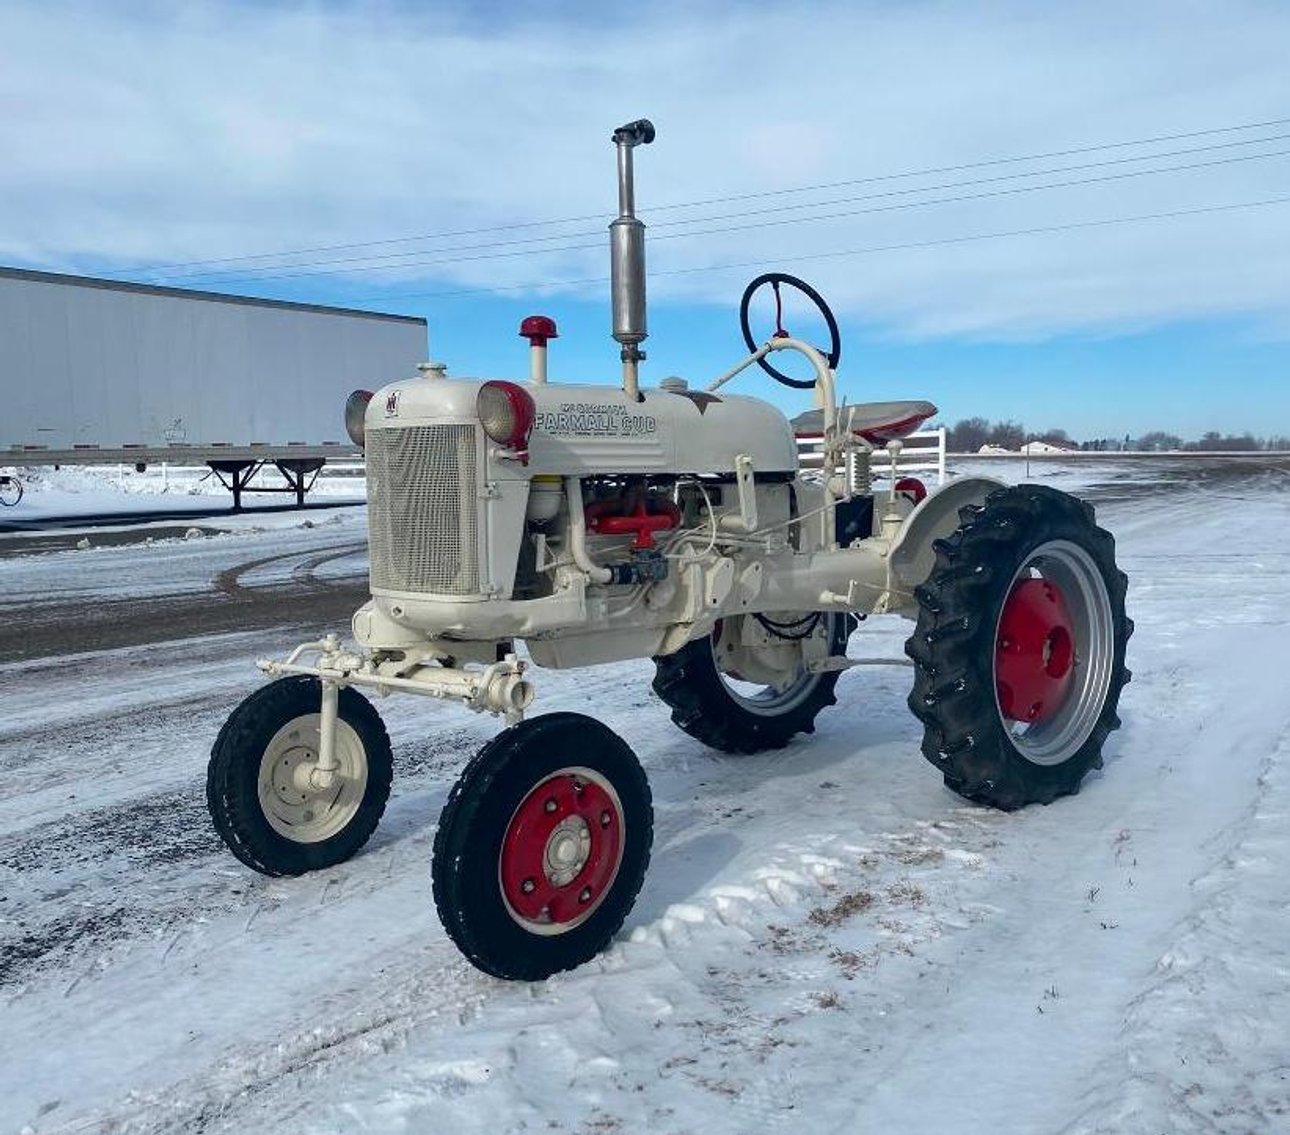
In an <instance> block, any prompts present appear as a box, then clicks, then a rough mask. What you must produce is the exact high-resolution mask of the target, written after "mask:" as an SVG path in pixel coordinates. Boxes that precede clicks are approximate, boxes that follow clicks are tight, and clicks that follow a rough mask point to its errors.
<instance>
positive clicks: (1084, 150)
mask: <svg viewBox="0 0 1290 1135" xmlns="http://www.w3.org/2000/svg"><path fill="white" fill-rule="evenodd" d="M1287 123H1290V118H1271V119H1267V120H1265V121H1262V122H1246V123H1240V124H1238V125H1233V126H1215V127H1210V128H1208V129H1205V130H1188V131H1184V132H1180V133H1173V134H1157V135H1154V136H1152V137H1147V138H1134V139H1128V140H1124V141H1119V142H1101V143H1096V144H1093V145H1088V146H1077V147H1073V148H1069V149H1064V150H1048V151H1044V152H1042V153H1036V154H1024V155H1019V156H1015V157H1004V158H987V159H982V160H978V161H973V162H962V163H959V164H956V165H945V166H930V167H927V168H924V169H917V170H905V171H902V172H897V173H887V174H876V175H871V176H868V177H860V178H848V179H846V180H842V181H830V182H820V183H817V184H814V185H802V186H796V187H793V188H788V189H769V190H762V191H759V192H755V193H741V194H734V195H729V196H723V197H709V198H704V199H701V200H696V201H681V202H675V203H673V204H668V205H659V206H655V207H654V208H653V209H651V210H650V212H651V213H662V212H669V211H672V210H675V209H692V208H699V207H703V206H707V205H724V204H731V203H733V202H737V201H753V200H759V199H763V198H767V197H778V196H784V195H787V194H791V193H809V192H815V191H818V190H822V189H841V188H844V187H846V186H852V185H868V184H875V183H878V182H884V181H895V180H899V179H902V178H909V177H927V176H932V175H935V174H943V173H958V172H962V171H965V170H970V169H985V168H988V167H991V166H999V165H1008V164H1014V163H1022V162H1029V161H1046V160H1048V159H1049V158H1061V157H1073V156H1075V155H1078V154H1090V153H1095V152H1097V151H1100V150H1115V149H1127V148H1129V147H1132V146H1150V145H1155V144H1157V143H1160V142H1178V141H1183V140H1185V139H1188V138H1202V137H1208V136H1212V135H1215V134H1230V133H1236V132H1238V131H1242V130H1259V129H1264V128H1267V127H1273V126H1284V125H1286V124H1287ZM600 219H603V214H601V213H592V214H583V215H581V216H576V217H560V218H550V219H547V220H539V221H518V222H514V223H511V224H504V225H488V226H483V227H480V228H470V229H455V230H448V231H441V232H437V233H426V234H422V235H419V236H400V237H386V238H384V239H381V240H369V241H354V242H348V243H344V244H326V245H316V246H313V247H310V248H297V249H284V250H281V251H278V252H259V253H249V254H245V255H241V256H226V257H219V258H215V259H206V260H186V261H174V262H170V263H163V264H153V265H145V266H143V267H140V268H137V269H135V271H136V272H141V273H153V272H164V271H166V270H168V269H175V268H193V267H200V266H203V265H212V264H236V263H245V262H247V261H251V260H268V259H280V258H282V257H285V256H305V255H312V254H314V253H318V252H340V251H347V250H350V249H356V248H377V247H380V246H382V245H390V244H406V243H412V242H415V241H422V240H446V239H448V238H450V237H457V236H477V235H480V234H484V233H497V232H511V231H516V230H519V229H529V228H541V227H544V226H548V225H565V224H578V223H581V222H584V221H594V220H600Z"/></svg>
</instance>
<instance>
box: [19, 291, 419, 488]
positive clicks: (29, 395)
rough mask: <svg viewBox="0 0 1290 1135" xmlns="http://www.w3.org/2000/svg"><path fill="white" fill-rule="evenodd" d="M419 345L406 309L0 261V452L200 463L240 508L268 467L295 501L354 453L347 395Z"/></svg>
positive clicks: (403, 361) (87, 460)
mask: <svg viewBox="0 0 1290 1135" xmlns="http://www.w3.org/2000/svg"><path fill="white" fill-rule="evenodd" d="M426 349H427V348H426V322H425V320H424V319H421V318H416V317H412V316H404V315H384V314H379V313H376V312H370V311H357V310H352V309H348V308H335V307H321V306H317V305H314V304H301V303H287V302H284V301H280V300H266V299H252V298H249V297H243V296H231V295H221V294H217V293H212V292H200V291H191V290H187V289H179V288H163V287H153V286H150V285H145V284H132V283H123V282H120V281H116V280H100V279H92V278H88V277H84V276H69V275H63V274H59V273H53V272H36V271H29V270H26V269H20V268H0V465H10V466H24V465H56V464H104V463H117V462H130V463H132V464H135V465H146V464H149V463H153V462H158V461H171V462H176V461H177V462H183V463H186V464H209V465H210V466H211V467H212V468H213V469H215V471H216V472H217V474H218V475H219V476H220V477H221V479H222V480H224V483H225V484H226V485H227V486H228V487H229V488H230V489H231V490H232V492H233V497H234V507H235V508H240V507H241V495H242V493H243V491H245V490H246V489H247V488H248V486H249V485H250V484H251V482H252V479H253V478H254V477H255V476H256V474H257V473H258V472H259V471H260V470H261V469H262V468H264V467H265V466H266V465H273V466H276V467H277V468H278V469H279V470H280V471H281V472H282V474H283V476H284V477H285V478H286V480H287V488H286V489H285V490H279V491H288V492H294V493H295V494H296V498H297V501H299V502H303V499H304V493H305V491H306V490H307V488H308V487H309V485H310V484H311V483H312V477H313V476H314V475H316V473H317V470H318V469H320V468H321V467H322V465H323V464H324V463H325V462H326V461H327V459H328V458H336V457H342V456H345V455H347V454H351V453H354V452H356V450H355V447H354V445H353V443H352V442H351V441H350V440H349V438H348V437H347V435H346V433H345V425H344V420H343V415H342V413H341V407H343V406H344V404H345V399H346V397H347V396H348V395H349V394H350V393H351V392H352V391H353V390H355V389H356V388H363V387H366V388H376V387H381V386H384V385H386V384H387V383H389V382H392V381H398V380H399V379H402V378H410V377H415V375H416V373H417V367H418V365H419V364H421V363H422V362H424V361H425V358H426ZM256 491H274V490H273V489H271V488H269V487H267V486H266V487H265V489H258V488H257V489H256Z"/></svg>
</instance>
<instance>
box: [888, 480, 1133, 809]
mask: <svg viewBox="0 0 1290 1135" xmlns="http://www.w3.org/2000/svg"><path fill="white" fill-rule="evenodd" d="M959 518H960V521H961V524H960V526H959V528H958V529H957V530H956V531H955V532H954V533H953V534H951V535H950V536H949V537H948V538H945V539H940V540H937V541H936V542H935V544H934V547H935V551H936V561H935V565H934V567H933V568H932V572H931V574H930V575H929V577H928V579H927V581H926V582H925V583H924V584H923V585H921V586H920V587H918V588H916V589H915V599H916V600H917V603H918V621H917V624H916V626H915V629H914V633H913V634H912V635H911V636H910V638H909V640H908V642H907V643H906V644H905V653H906V654H907V655H908V656H909V658H910V659H912V660H913V662H914V675H915V677H914V688H913V691H912V692H911V693H910V695H909V708H910V710H911V711H912V712H913V714H914V716H915V717H917V718H918V720H919V721H920V722H921V723H922V724H923V727H924V731H923V741H922V752H923V756H924V757H926V758H927V760H928V761H929V762H931V764H933V765H934V766H935V767H936V768H938V769H939V770H940V771H941V773H942V775H943V776H944V779H945V784H946V785H947V786H948V787H949V788H951V789H952V790H953V791H954V792H957V793H958V794H959V795H961V796H964V797H966V798H967V799H969V800H974V801H977V802H979V803H983V804H988V805H991V806H993V807H996V808H1001V809H1004V810H1005V811H1011V810H1012V809H1015V808H1020V807H1022V806H1024V805H1026V804H1032V803H1042V804H1048V803H1051V802H1052V801H1053V800H1055V799H1057V798H1058V797H1060V796H1065V795H1070V794H1073V793H1076V792H1078V791H1079V787H1080V783H1081V781H1082V780H1083V779H1084V777H1085V775H1086V774H1087V773H1088V771H1089V770H1090V769H1092V768H1101V767H1102V746H1103V744H1104V743H1105V741H1106V738H1107V737H1108V736H1109V734H1110V733H1111V731H1112V730H1114V729H1116V728H1118V727H1119V725H1120V719H1119V717H1118V716H1117V715H1116V708H1117V705H1118V703H1119V699H1120V691H1121V690H1122V689H1123V687H1124V685H1125V684H1126V683H1127V682H1128V680H1129V671H1128V670H1127V669H1126V668H1125V666H1124V655H1125V647H1126V644H1127V642H1128V639H1129V636H1130V635H1131V634H1132V633H1133V621H1132V620H1131V619H1129V618H1128V617H1127V616H1126V615H1125V613H1124V602H1125V593H1126V590H1127V587H1128V577H1127V576H1126V575H1125V574H1124V572H1122V571H1120V570H1119V569H1118V568H1117V567H1116V564H1115V539H1114V537H1113V536H1112V535H1111V534H1110V533H1109V532H1107V531H1106V530H1105V529H1102V528H1099V527H1097V526H1096V522H1095V515H1094V510H1093V507H1092V506H1091V505H1089V504H1088V503H1086V502H1085V501H1082V500H1079V499H1077V498H1076V497H1073V496H1070V495H1068V494H1066V493H1062V492H1058V491H1057V490H1055V489H1051V488H1048V487H1047V486H1043V485H1020V486H1017V487H1014V488H1007V489H999V490H996V491H995V492H993V493H991V494H990V495H989V496H988V497H987V498H986V501H985V503H984V505H982V506H975V505H971V506H967V507H966V508H964V509H961V510H960V514H959ZM1053 540H1068V541H1071V542H1073V543H1076V544H1078V545H1079V546H1080V547H1082V548H1083V549H1084V550H1085V551H1086V552H1087V553H1088V554H1089V555H1090V556H1091V557H1092V559H1093V561H1094V563H1095V564H1096V567H1097V571H1098V574H1099V575H1100V576H1101V579H1102V581H1103V583H1104V584H1105V586H1106V590H1107V594H1108V596H1109V599H1110V603H1111V612H1112V631H1113V643H1114V646H1113V649H1114V658H1113V660H1112V667H1111V675H1110V685H1109V688H1108V690H1107V694H1106V697H1105V700H1104V702H1103V704H1102V707H1101V711H1100V713H1099V714H1098V716H1097V719H1096V721H1095V723H1094V725H1093V728H1092V730H1091V732H1090V734H1089V736H1088V737H1087V739H1086V740H1085V741H1084V742H1083V744H1081V745H1080V747H1079V748H1078V750H1077V751H1076V752H1074V753H1073V754H1072V755H1071V756H1070V757H1069V758H1067V759H1066V760H1064V761H1062V762H1061V763H1060V764H1055V765H1040V764H1036V763H1034V762H1032V761H1029V760H1027V759H1026V758H1025V757H1024V756H1022V755H1021V754H1020V753H1019V752H1018V751H1017V749H1016V748H1015V746H1013V744H1012V743H1011V741H1010V740H1009V739H1008V735H1007V730H1006V729H1005V728H1004V725H1003V722H1002V720H1001V717H1000V713H999V709H998V703H997V700H996V694H995V677H994V662H993V659H994V649H995V642H994V639H995V628H996V625H997V621H998V616H999V611H1000V610H1001V608H1002V604H1003V602H1004V600H1005V599H1006V598H1007V591H1008V588H1009V585H1010V582H1011V580H1012V579H1013V575H1014V572H1015V571H1016V570H1017V569H1018V568H1020V566H1021V565H1022V564H1023V563H1024V562H1025V561H1026V557H1027V556H1028V554H1029V553H1030V551H1031V550H1032V549H1034V548H1037V547H1038V546H1039V545H1041V544H1043V543H1046V542H1048V541H1053Z"/></svg>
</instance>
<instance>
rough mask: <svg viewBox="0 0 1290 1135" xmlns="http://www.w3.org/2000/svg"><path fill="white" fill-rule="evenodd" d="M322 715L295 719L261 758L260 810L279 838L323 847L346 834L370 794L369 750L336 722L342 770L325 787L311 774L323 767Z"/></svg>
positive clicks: (349, 727) (347, 726)
mask: <svg viewBox="0 0 1290 1135" xmlns="http://www.w3.org/2000/svg"><path fill="white" fill-rule="evenodd" d="M321 721H322V716H321V714H317V713H306V714H302V715H301V716H300V717H294V718H292V719H291V720H290V721H288V722H287V723H286V724H285V725H283V726H282V728H281V729H279V730H278V731H277V732H276V733H275V734H274V735H273V737H272V738H271V739H270V740H269V743H268V744H267V745H266V746H265V748H264V753H263V755H262V756H261V757H260V780H259V793H260V810H261V811H262V812H263V813H264V818H265V820H266V821H267V822H268V824H269V827H271V828H272V829H273V830H274V831H275V832H277V833H278V835H280V836H283V837H284V838H286V839H289V840H291V841H292V842H293V843H320V842H322V841H323V840H325V839H330V838H331V837H332V836H334V835H336V834H338V833H339V832H341V831H343V830H344V829H345V828H346V827H347V826H348V824H349V823H350V821H351V820H353V818H354V816H355V814H356V813H357V812H358V809H359V806H360V805H361V804H362V803H363V796H364V794H365V793H366V791H367V751H366V749H364V747H363V742H362V739H361V738H360V737H359V735H358V733H357V732H355V730H354V727H353V726H352V725H350V724H349V723H348V722H346V721H344V720H340V719H338V720H337V722H336V749H335V751H336V760H337V761H338V762H339V764H340V768H339V769H337V770H336V772H335V773H334V775H333V776H332V779H331V783H330V784H328V785H326V786H325V787H322V786H319V785H318V784H317V781H316V778H311V777H310V775H309V774H310V772H311V771H312V770H314V769H316V768H317V766H318V751H319V742H320V738H321V733H320V729H319V726H320V724H321Z"/></svg>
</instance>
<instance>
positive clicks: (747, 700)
mask: <svg viewBox="0 0 1290 1135" xmlns="http://www.w3.org/2000/svg"><path fill="white" fill-rule="evenodd" d="M743 619H753V620H757V626H759V627H762V628H763V629H765V630H766V634H767V637H768V638H769V639H771V640H776V639H778V641H779V643H780V645H781V648H783V649H788V648H789V644H795V649H796V650H797V652H798V665H797V669H796V672H795V673H794V674H793V676H792V678H791V679H790V680H789V681H788V682H787V683H786V684H779V685H776V684H773V683H771V684H767V683H766V682H765V681H762V680H760V678H764V677H766V675H764V674H763V675H760V676H759V675H754V674H751V673H750V674H748V675H744V674H743V673H742V671H741V670H740V669H739V666H740V665H741V657H740V654H739V649H738V647H737V644H738V642H739V641H740V638H741V632H742V624H741V622H740V620H743ZM853 626H854V621H853V619H852V617H851V616H849V615H845V614H824V613H823V612H809V613H806V614H791V615H784V614H776V615H775V616H773V617H772V616H768V615H761V616H757V615H737V616H735V617H734V618H732V619H723V620H719V621H718V623H717V625H716V627H715V628H714V629H713V631H712V634H710V635H707V636H705V637H703V638H700V639H695V640H694V641H693V642H689V643H686V645H685V646H683V647H682V648H681V649H680V650H678V651H676V653H674V654H668V655H665V656H663V657H660V658H655V659H654V666H655V674H654V692H655V693H656V694H658V696H659V697H660V698H662V699H663V701H665V702H666V703H667V704H668V705H669V706H671V707H672V721H673V722H674V723H675V724H676V725H678V726H679V727H680V728H681V729H683V730H684V731H685V732H686V733H688V734H689V735H690V736H691V737H693V738H695V739H696V740H698V741H702V742H703V743H704V744H705V745H709V746H711V747H712V748H714V749H719V750H721V751H722V752H723V753H760V752H763V751H765V750H766V749H782V748H783V747H784V746H785V745H787V744H788V742H789V741H790V740H791V739H792V738H793V737H795V736H796V735H797V734H798V733H813V732H815V719H816V717H817V716H818V715H819V713H820V710H822V709H824V708H825V707H826V706H830V705H834V704H835V703H836V702H837V700H838V699H837V698H836V697H835V696H834V693H833V688H834V686H836V685H837V682H838V675H837V672H836V671H833V672H829V671H825V672H811V671H808V670H807V669H806V666H805V663H806V661H807V660H808V658H811V657H817V658H825V657H831V656H835V655H840V654H844V653H845V652H846V643H847V638H848V636H849V635H850V632H851V628H852V627H853ZM746 660H747V659H746V656H745V657H744V659H743V660H742V661H746Z"/></svg>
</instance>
